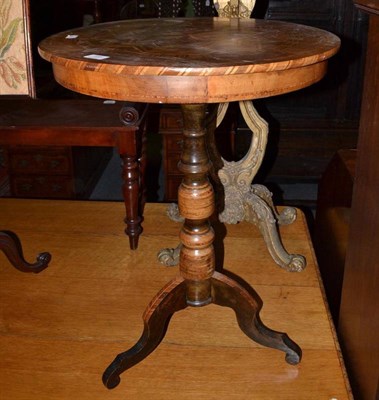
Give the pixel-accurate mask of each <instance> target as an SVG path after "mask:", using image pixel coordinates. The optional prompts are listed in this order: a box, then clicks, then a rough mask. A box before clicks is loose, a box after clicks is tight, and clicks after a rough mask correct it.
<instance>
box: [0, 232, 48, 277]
mask: <svg viewBox="0 0 379 400" xmlns="http://www.w3.org/2000/svg"><path fill="white" fill-rule="evenodd" d="M0 250H2V251H3V252H4V254H5V255H6V256H7V258H8V260H9V262H10V263H11V264H12V265H13V266H14V267H15V268H17V269H18V270H19V271H22V272H35V273H37V272H40V271H42V270H43V269H45V268H46V267H47V266H48V265H49V262H50V260H51V255H50V254H49V253H40V254H39V255H38V257H37V261H36V262H35V263H32V264H30V263H28V262H27V261H26V260H25V259H24V256H23V252H22V246H21V242H20V240H19V238H18V237H17V235H16V234H15V233H13V232H10V231H0Z"/></svg>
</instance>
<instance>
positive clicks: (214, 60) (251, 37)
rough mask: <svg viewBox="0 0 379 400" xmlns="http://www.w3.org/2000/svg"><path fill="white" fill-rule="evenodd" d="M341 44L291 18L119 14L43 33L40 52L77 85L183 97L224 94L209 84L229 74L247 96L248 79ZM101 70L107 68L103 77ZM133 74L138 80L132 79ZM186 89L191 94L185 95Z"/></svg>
mask: <svg viewBox="0 0 379 400" xmlns="http://www.w3.org/2000/svg"><path fill="white" fill-rule="evenodd" d="M339 45H340V40H339V39H338V38H337V37H336V36H335V35H333V34H331V33H329V32H326V31H323V30H320V29H317V28H313V27H309V26H304V25H297V24H292V23H288V22H281V21H270V20H255V19H227V18H183V19H180V18H177V19H174V18H170V19H144V20H126V21H117V22H111V23H105V24H97V25H92V26H89V27H85V28H78V29H74V30H71V31H65V32H61V33H59V34H56V35H53V36H51V37H49V38H47V39H45V40H43V41H42V42H41V43H40V45H39V52H40V54H41V56H42V57H43V58H45V59H46V60H48V61H50V62H52V63H53V65H54V67H55V69H54V70H55V76H56V79H57V80H58V82H60V83H61V84H63V86H66V87H68V88H69V89H72V90H74V91H78V92H82V93H85V94H90V95H95V96H98V97H112V98H115V99H118V100H137V101H144V100H146V101H149V102H179V103H181V102H197V101H201V100H205V102H212V101H213V102H218V101H220V99H210V100H209V99H208V98H207V96H210V97H212V96H213V95H215V93H214V89H213V88H212V87H209V83H210V82H212V81H213V83H214V84H215V85H220V82H219V81H218V78H220V77H221V78H222V79H224V78H225V77H228V78H229V82H227V83H226V84H225V85H223V88H222V89H223V91H224V95H226V96H228V95H229V94H230V95H231V96H232V97H233V99H234V100H235V99H241V93H242V92H245V89H244V86H245V87H246V85H247V86H251V84H248V81H247V80H246V79H249V77H251V75H253V74H258V73H261V74H271V75H274V73H276V72H277V71H278V72H279V73H281V72H283V71H288V70H292V71H294V70H296V69H304V68H305V67H307V66H315V65H319V64H320V63H323V62H325V61H326V60H327V59H328V58H330V57H331V56H332V55H334V54H335V53H336V52H337V51H338V48H339ZM309 69H312V71H313V82H314V81H316V80H318V79H321V77H322V76H323V74H324V72H325V71H322V73H321V71H319V72H317V73H315V72H314V71H315V68H312V67H310V68H309ZM78 71H81V72H80V73H79V72H78ZM95 73H98V74H101V78H100V75H95ZM89 74H90V75H91V78H89ZM106 75H107V77H106ZM287 75H288V74H287ZM316 75H317V76H316ZM105 77H106V82H105V81H104V79H105ZM131 78H133V81H134V82H130V80H131ZM197 78H199V79H197ZM230 78H233V79H234V80H237V81H238V82H234V81H233V80H232V81H231V80H230ZM93 79H95V80H97V82H94V81H93ZM194 79H196V84H197V85H198V84H199V83H200V84H201V80H203V81H204V84H206V86H207V87H206V88H204V90H205V91H206V95H203V97H204V99H203V98H201V99H200V98H199V96H198V93H197V92H196V90H195V89H194V88H192V86H193V85H194V82H195V81H194ZM265 79H266V78H265ZM89 80H91V81H92V82H88V81H89ZM74 81H75V82H74ZM78 81H80V82H81V83H80V84H78ZM84 81H85V82H84ZM122 81H124V83H125V82H126V81H127V82H126V83H127V85H128V86H129V87H130V86H133V85H134V86H136V89H135V90H134V89H130V88H129V89H127V91H129V92H130V90H133V91H134V92H138V91H139V92H140V94H141V91H142V92H143V93H144V95H145V96H146V98H144V97H142V98H136V97H135V95H136V93H125V88H124V87H123V86H124V85H123V82H122ZM294 81H298V82H302V81H304V77H294V78H293V79H291V82H287V83H288V85H287V86H288V87H286V88H285V89H283V91H282V92H286V91H290V90H295V89H298V84H294ZM313 82H310V83H308V82H307V83H305V84H303V85H302V86H300V87H304V86H307V85H308V84H311V83H313ZM105 83H106V84H107V85H108V86H109V85H114V87H113V88H111V89H110V90H109V91H108V92H106V91H104V90H102V89H100V88H99V86H101V85H100V84H102V85H103V86H104V84H105ZM183 83H184V85H185V87H184V90H183V87H181V88H180V90H179V91H178V90H176V92H175V93H173V92H172V91H171V89H169V90H168V91H167V88H165V87H164V86H167V85H169V86H170V85H171V86H172V85H174V86H175V87H176V89H178V85H182V84H183ZM155 84H158V85H159V88H158V89H156V88H154V90H156V91H157V93H154V91H153V92H151V87H152V86H153V87H154V86H155ZM95 85H96V90H95ZM162 85H163V87H162ZM235 85H240V86H241V88H240V90H238V93H234V92H233V90H231V93H229V91H230V90H229V89H228V87H231V86H235ZM171 86H170V87H171ZM224 86H225V87H224ZM273 86H275V85H273ZM276 86H278V83H276ZM280 86H281V85H280V84H279V89H280ZM147 89H148V90H147ZM194 90H195V93H192V92H194ZM121 92H122V93H123V94H122V95H121V94H120V93H121ZM184 92H186V99H184V100H183V98H182V93H184ZM253 92H254V91H253ZM272 94H277V93H271V92H270V88H269V89H268V94H266V95H272ZM188 96H190V98H188ZM191 96H192V97H191ZM137 97H138V96H137ZM242 97H244V98H246V99H248V98H254V97H262V94H255V93H252V92H251V91H250V92H249V93H246V94H245V95H242ZM162 98H163V100H162Z"/></svg>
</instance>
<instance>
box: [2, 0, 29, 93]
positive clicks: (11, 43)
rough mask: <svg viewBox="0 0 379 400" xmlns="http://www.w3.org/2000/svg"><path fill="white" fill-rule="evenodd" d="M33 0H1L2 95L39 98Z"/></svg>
mask: <svg viewBox="0 0 379 400" xmlns="http://www.w3.org/2000/svg"><path fill="white" fill-rule="evenodd" d="M29 22H30V18H29V0H1V1H0V32H1V35H0V95H24V96H30V97H35V85H34V79H33V65H32V52H31V43H30V26H29Z"/></svg>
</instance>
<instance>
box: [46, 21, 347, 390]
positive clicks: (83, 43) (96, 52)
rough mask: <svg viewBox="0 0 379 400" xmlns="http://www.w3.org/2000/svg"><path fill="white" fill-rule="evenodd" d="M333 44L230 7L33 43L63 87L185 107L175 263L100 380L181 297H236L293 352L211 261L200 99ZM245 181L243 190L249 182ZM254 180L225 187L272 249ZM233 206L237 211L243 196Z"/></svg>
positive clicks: (316, 56)
mask: <svg viewBox="0 0 379 400" xmlns="http://www.w3.org/2000/svg"><path fill="white" fill-rule="evenodd" d="M339 45H340V41H339V39H338V38H337V37H336V36H334V35H333V34H331V33H328V32H325V31H322V30H319V29H315V28H311V27H306V26H300V25H294V24H288V23H283V22H279V21H267V20H264V21H263V20H253V19H245V20H244V19H241V20H240V19H238V18H237V19H227V18H225V19H224V18H189V19H151V20H134V21H123V22H117V23H109V24H99V25H94V26H91V27H87V28H81V29H75V30H72V31H70V32H68V31H67V32H62V33H60V34H57V35H53V36H51V37H50V38H47V39H45V40H44V41H42V43H40V45H39V52H40V54H41V56H42V57H43V58H45V59H46V60H47V61H50V62H51V63H52V65H53V71H54V76H55V78H56V80H57V81H58V82H59V83H60V84H62V85H63V86H65V87H66V88H68V89H71V90H73V91H76V92H80V93H84V94H87V95H91V96H95V97H104V98H112V99H115V100H129V101H137V102H153V103H178V104H181V109H182V114H183V151H182V155H181V160H180V162H179V170H180V171H181V172H182V173H183V174H184V178H183V182H182V184H181V185H180V187H179V192H178V200H179V212H180V215H181V216H182V217H183V218H184V223H183V226H182V229H181V231H180V241H181V244H182V247H181V250H180V258H179V260H180V261H179V270H180V275H178V276H177V277H176V278H174V279H172V280H170V281H169V282H168V283H167V284H166V285H165V286H164V287H163V288H162V289H161V290H160V291H159V292H158V294H157V295H156V296H155V297H154V298H153V299H152V300H151V302H150V304H149V305H148V306H147V308H146V311H145V313H144V315H143V319H144V330H143V333H142V336H141V337H140V339H139V340H138V341H137V343H136V344H135V345H134V346H133V347H131V348H130V349H129V350H127V351H124V352H122V353H120V354H118V356H117V357H116V358H115V359H114V361H113V362H112V363H111V364H110V365H109V366H108V368H107V369H106V370H105V372H104V374H103V382H104V384H105V385H106V386H107V387H108V388H110V389H111V388H114V387H116V386H117V385H118V384H119V382H120V374H121V373H122V372H124V371H125V370H127V369H129V368H131V367H133V366H135V365H136V364H138V363H140V362H141V361H142V360H143V359H144V358H146V357H147V356H148V355H149V354H150V353H151V352H153V351H154V350H155V349H156V348H157V346H158V345H159V343H160V342H161V340H162V339H163V337H164V335H165V334H166V328H167V324H168V322H169V319H170V317H171V316H172V315H173V314H175V313H176V312H179V311H182V310H184V309H186V308H187V307H189V306H190V307H203V306H206V305H211V304H216V305H219V306H222V307H226V308H231V309H233V310H234V311H235V313H236V318H237V321H238V325H239V327H240V328H241V330H242V331H243V332H244V333H245V334H246V335H247V336H248V337H249V338H250V339H252V340H254V341H256V342H258V343H260V344H261V345H264V346H267V347H272V348H275V349H277V350H281V351H283V352H284V353H285V354H286V355H285V360H286V362H287V363H289V364H292V365H293V364H297V363H299V361H300V359H301V354H302V353H301V349H300V348H299V346H298V345H297V344H296V343H295V342H294V341H293V340H291V339H290V337H288V336H287V334H286V333H282V332H279V331H274V330H273V329H270V328H269V327H268V326H265V325H264V323H263V322H262V321H261V319H260V316H259V312H260V310H261V308H262V300H261V299H260V297H259V296H258V295H257V294H256V293H255V292H254V290H252V289H251V287H250V288H249V289H246V288H245V287H244V286H243V285H241V284H240V283H239V282H238V281H239V279H238V278H236V277H233V278H231V277H229V276H227V275H225V274H224V273H221V272H218V271H222V269H223V264H222V263H217V268H218V270H217V271H216V262H215V251H214V241H215V233H214V230H213V228H212V227H211V225H210V223H209V218H210V217H211V216H212V215H213V214H214V212H215V198H214V192H213V187H212V185H211V183H210V182H209V179H208V174H212V170H213V172H215V171H214V169H213V167H212V162H211V160H210V158H212V156H210V153H213V148H214V146H213V147H211V146H209V142H208V145H207V141H206V137H207V136H208V137H209V135H210V131H211V130H212V128H211V124H210V123H207V103H219V102H224V103H227V102H229V101H237V100H238V101H241V100H247V101H249V100H251V99H255V98H260V97H267V96H272V95H278V94H282V93H287V92H290V91H293V90H296V89H301V88H304V87H306V86H309V85H311V84H313V83H315V82H317V81H319V80H320V79H321V78H322V77H323V76H324V74H325V73H326V65H327V59H328V58H330V57H331V56H333V55H334V54H335V53H336V52H337V51H338V48H339ZM249 104H250V103H249ZM246 107H247V108H248V106H246ZM252 113H253V114H254V112H252ZM213 120H214V119H213ZM264 132H265V129H264V128H263V126H262V129H261V131H260V133H259V134H258V135H257V136H258V137H257V138H256V137H255V136H254V140H253V143H254V150H255V153H254V154H253V155H250V156H249V157H251V158H252V159H253V160H255V162H254V163H253V166H254V168H253V169H252V171H255V169H256V168H258V167H259V165H260V162H261V160H262V158H263V154H264V150H265V137H266V135H265V134H264ZM207 133H208V135H207ZM213 159H216V157H214V158H213ZM213 166H215V164H214V163H213ZM250 171H251V170H250ZM250 171H249V172H247V171H246V170H245V169H243V170H242V171H238V174H236V175H237V176H235V177H233V176H231V177H230V179H231V180H233V179H235V180H236V182H237V184H240V179H241V181H246V180H248V177H247V176H249V175H250ZM212 175H213V176H215V175H216V174H215V173H213V174H212ZM240 175H241V176H242V177H240ZM249 178H250V176H249ZM222 179H223V178H222V176H220V180H222ZM227 179H229V177H228V178H227ZM224 186H225V185H224ZM246 189H247V190H246V192H249V189H250V188H249V187H247V188H246ZM260 189H261V188H260ZM260 189H258V188H252V189H251V192H249V193H248V194H249V195H248V196H246V198H243V199H242V198H241V199H240V198H238V199H237V200H236V197H235V196H230V198H231V200H232V201H233V202H234V203H237V202H239V201H241V202H242V203H244V206H246V207H247V206H248V205H249V206H250V208H249V216H248V217H249V219H251V220H252V221H254V220H255V221H257V222H261V221H263V223H262V224H261V225H260V228H261V231H262V233H263V235H265V237H267V239H268V240H266V243H268V246H269V249H272V250H274V251H271V250H270V253H271V254H272V256H273V258H274V259H275V257H277V256H278V255H279V254H280V252H281V250H279V251H278V250H277V247H279V246H277V243H276V242H279V240H278V241H275V240H272V238H273V237H274V236H275V234H276V235H277V232H276V223H275V219H274V217H273V211H272V207H273V206H272V204H271V203H270V201H271V199H270V195H269V194H268V193H267V191H264V190H263V189H262V190H260ZM244 194H246V193H245V192H244ZM225 197H226V198H227V197H228V196H227V195H226V196H225ZM245 203H246V204H245ZM226 205H227V203H226V202H225V211H226V209H227V206H226ZM240 209H241V210H242V211H244V207H243V206H241V207H240ZM256 210H260V211H259V212H258V211H256ZM270 213H271V214H270ZM278 219H279V218H278ZM275 250H276V252H275ZM277 258H278V259H279V260H280V258H281V257H277ZM290 261H291V262H290V263H289V264H287V263H286V264H285V265H284V267H287V270H288V271H300V270H302V269H303V268H304V262H303V259H302V257H297V256H296V255H295V256H294V257H293V259H292V258H290Z"/></svg>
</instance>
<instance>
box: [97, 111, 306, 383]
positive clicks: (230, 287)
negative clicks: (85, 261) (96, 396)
mask: <svg viewBox="0 0 379 400" xmlns="http://www.w3.org/2000/svg"><path fill="white" fill-rule="evenodd" d="M182 112H183V121H184V125H183V126H184V129H183V135H184V142H183V152H182V157H181V161H180V163H179V169H180V170H181V172H183V174H184V178H183V182H182V184H181V186H180V188H179V194H178V199H179V211H180V214H181V215H182V216H183V217H184V223H183V227H182V230H181V232H180V239H181V243H182V247H181V251H180V257H179V268H180V276H179V277H178V278H176V279H174V280H173V281H171V282H170V283H169V284H168V285H167V286H165V287H164V288H163V289H162V290H161V291H160V292H159V293H158V295H157V296H156V297H155V298H154V299H153V301H152V302H151V303H150V305H149V307H148V308H147V310H146V312H145V314H144V316H143V319H144V331H143V334H142V336H141V338H140V339H139V341H138V342H137V343H136V344H135V345H134V346H133V347H132V348H131V349H129V350H128V351H126V352H123V353H121V354H119V355H118V356H117V357H116V358H115V360H114V361H113V362H112V363H111V364H110V365H109V367H108V368H107V369H106V371H105V372H104V375H103V382H104V384H105V386H106V387H108V388H109V389H110V388H114V387H115V386H117V385H118V383H119V381H120V378H119V375H120V374H121V373H122V372H124V371H125V370H127V369H129V368H131V367H132V366H133V365H135V364H137V363H138V362H140V361H141V360H143V359H144V358H145V357H147V356H148V355H149V354H150V353H151V352H152V351H153V350H154V349H155V348H156V347H157V346H158V345H159V343H160V341H161V340H162V339H163V337H164V334H165V329H166V326H167V323H168V321H169V318H170V317H171V315H172V314H173V313H175V312H176V311H179V310H182V309H184V308H186V307H188V306H193V307H201V306H206V305H208V304H211V303H214V304H218V305H220V306H225V307H230V308H232V309H233V310H234V311H235V313H236V316H237V321H238V324H239V326H240V328H241V330H242V331H243V332H244V333H245V334H246V335H247V336H249V337H250V338H251V339H253V340H254V341H256V342H257V343H260V344H262V345H264V346H268V347H272V348H275V349H278V350H281V351H284V352H285V353H286V361H287V362H288V363H290V364H297V363H298V362H299V361H300V358H301V350H300V348H299V346H298V345H297V344H296V343H294V342H293V341H292V340H291V339H290V338H289V337H288V336H287V335H286V334H284V333H279V332H275V331H273V330H271V329H269V328H267V327H266V326H264V325H263V323H262V322H261V320H260V318H259V311H260V309H261V307H262V301H261V299H260V298H259V296H258V295H257V294H256V293H255V292H254V291H253V290H251V291H247V290H246V289H244V288H243V287H242V286H241V285H239V284H238V283H237V282H236V281H234V280H233V279H231V278H228V277H226V276H225V275H223V274H220V273H218V272H215V254H214V248H213V240H214V232H213V229H212V227H211V225H210V223H209V218H210V216H211V215H212V214H213V212H214V208H215V200H214V193H213V188H212V185H211V184H210V182H209V180H208V176H207V175H208V172H209V170H210V167H211V166H210V161H209V158H208V152H207V149H206V143H205V136H206V129H205V116H206V105H201V104H191V105H182Z"/></svg>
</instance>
